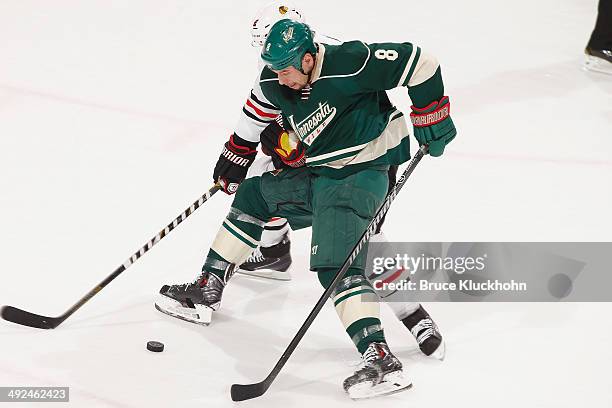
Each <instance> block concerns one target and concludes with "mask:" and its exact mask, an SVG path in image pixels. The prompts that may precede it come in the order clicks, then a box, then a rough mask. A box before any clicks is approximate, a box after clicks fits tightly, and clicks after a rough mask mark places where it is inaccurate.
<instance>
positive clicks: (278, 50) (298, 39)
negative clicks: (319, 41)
mask: <svg viewBox="0 0 612 408" xmlns="http://www.w3.org/2000/svg"><path fill="white" fill-rule="evenodd" d="M316 52H317V47H316V46H315V43H314V34H313V32H312V30H311V29H310V27H309V26H308V25H307V24H304V23H302V22H299V21H295V20H288V19H284V20H280V21H278V22H277V23H276V24H274V25H273V26H272V28H271V29H270V32H269V33H268V38H267V39H266V42H265V43H264V45H263V48H262V49H261V59H262V60H263V61H264V62H265V63H266V65H267V66H268V67H269V68H270V69H273V70H275V71H280V70H283V69H285V68H287V67H290V66H292V67H295V68H297V69H298V70H299V71H300V72H304V71H303V70H302V58H304V55H306V53H311V54H312V55H315V54H316Z"/></svg>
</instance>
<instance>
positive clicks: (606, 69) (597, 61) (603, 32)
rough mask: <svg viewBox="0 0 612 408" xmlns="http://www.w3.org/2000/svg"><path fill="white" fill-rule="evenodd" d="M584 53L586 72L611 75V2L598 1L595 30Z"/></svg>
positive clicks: (610, 0) (605, 0) (611, 0)
mask: <svg viewBox="0 0 612 408" xmlns="http://www.w3.org/2000/svg"><path fill="white" fill-rule="evenodd" d="M585 53H586V62H585V64H584V67H585V68H586V69H587V70H589V71H595V72H602V73H606V74H611V75H612V0H599V7H598V10H597V21H596V22H595V29H594V30H593V33H592V34H591V38H590V39H589V43H588V44H587V47H586V50H585Z"/></svg>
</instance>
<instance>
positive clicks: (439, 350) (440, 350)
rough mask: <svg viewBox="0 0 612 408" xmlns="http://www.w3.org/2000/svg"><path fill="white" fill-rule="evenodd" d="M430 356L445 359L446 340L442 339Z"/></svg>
mask: <svg viewBox="0 0 612 408" xmlns="http://www.w3.org/2000/svg"><path fill="white" fill-rule="evenodd" d="M429 357H431V358H435V359H436V360H440V361H444V358H445V357H446V342H445V341H444V340H442V343H440V345H439V346H438V348H437V349H436V351H434V352H433V353H431V354H430V355H429Z"/></svg>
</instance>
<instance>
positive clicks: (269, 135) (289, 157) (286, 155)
mask: <svg viewBox="0 0 612 408" xmlns="http://www.w3.org/2000/svg"><path fill="white" fill-rule="evenodd" d="M261 150H262V151H263V152H264V154H267V155H268V156H271V157H272V159H273V160H274V159H275V158H278V159H280V160H281V162H282V163H283V164H284V165H285V166H289V167H294V168H296V167H302V166H303V165H304V164H306V157H305V153H306V149H305V148H304V145H303V144H302V142H300V141H299V140H298V138H297V136H295V134H294V133H293V132H291V131H287V130H285V129H283V128H282V127H281V126H280V125H279V124H278V123H276V122H272V123H270V125H268V127H266V128H265V129H264V131H263V132H261ZM274 161H276V160H274Z"/></svg>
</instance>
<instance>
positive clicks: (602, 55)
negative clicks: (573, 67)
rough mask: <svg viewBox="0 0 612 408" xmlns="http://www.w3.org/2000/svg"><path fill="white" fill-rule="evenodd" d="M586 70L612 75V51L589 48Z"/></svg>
mask: <svg viewBox="0 0 612 408" xmlns="http://www.w3.org/2000/svg"><path fill="white" fill-rule="evenodd" d="M584 53H585V54H586V59H585V61H584V69H586V70H587V71H592V72H599V73H601V74H609V75H612V50H596V49H592V48H589V47H587V48H586V49H585V51H584Z"/></svg>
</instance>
